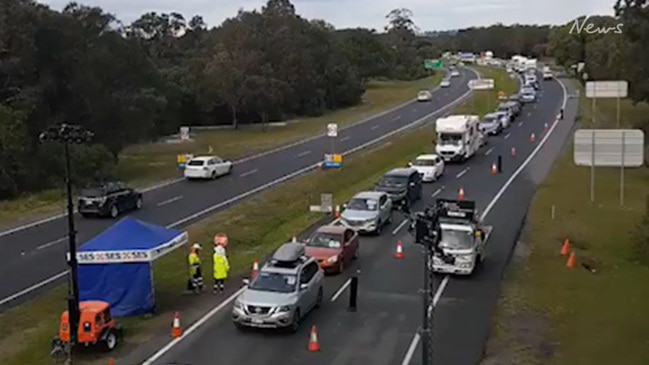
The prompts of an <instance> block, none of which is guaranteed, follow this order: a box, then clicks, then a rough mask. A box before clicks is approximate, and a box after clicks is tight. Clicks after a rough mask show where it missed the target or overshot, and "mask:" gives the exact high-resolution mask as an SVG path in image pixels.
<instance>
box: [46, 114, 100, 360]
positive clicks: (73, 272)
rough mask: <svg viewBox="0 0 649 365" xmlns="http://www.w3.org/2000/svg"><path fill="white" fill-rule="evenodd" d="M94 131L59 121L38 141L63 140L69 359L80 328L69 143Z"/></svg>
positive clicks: (85, 139)
mask: <svg viewBox="0 0 649 365" xmlns="http://www.w3.org/2000/svg"><path fill="white" fill-rule="evenodd" d="M93 135H94V134H93V133H92V132H90V131H89V130H86V129H85V128H83V127H81V126H76V125H69V124H61V125H57V126H52V127H50V128H48V129H47V130H45V131H44V132H43V133H41V134H40V136H39V140H40V141H41V142H47V141H53V142H60V143H63V149H64V158H65V190H66V195H67V210H68V212H67V213H68V214H67V215H68V217H67V218H68V249H69V254H68V257H67V261H68V266H70V276H69V287H68V299H67V302H68V318H69V322H70V323H69V328H70V343H69V346H66V352H67V355H68V361H71V354H72V347H73V346H74V345H75V344H76V343H77V340H78V338H77V335H78V331H79V316H80V314H79V278H78V274H77V271H78V270H77V269H78V263H77V243H76V235H77V232H76V231H75V228H74V204H73V202H72V169H71V166H70V145H71V144H84V143H88V142H89V141H90V140H91V139H92V137H93Z"/></svg>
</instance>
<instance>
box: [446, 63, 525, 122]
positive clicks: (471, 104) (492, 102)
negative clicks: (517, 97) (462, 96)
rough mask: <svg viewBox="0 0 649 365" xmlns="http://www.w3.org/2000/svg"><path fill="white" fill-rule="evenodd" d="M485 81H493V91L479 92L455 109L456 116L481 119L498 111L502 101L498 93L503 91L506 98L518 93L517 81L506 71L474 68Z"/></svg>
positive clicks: (481, 67)
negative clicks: (472, 116)
mask: <svg viewBox="0 0 649 365" xmlns="http://www.w3.org/2000/svg"><path fill="white" fill-rule="evenodd" d="M473 68H474V69H475V70H476V71H478V72H479V73H480V75H481V76H482V78H483V79H493V80H494V89H493V90H478V91H475V93H474V94H473V96H472V97H471V98H469V100H468V101H466V102H464V103H462V105H460V106H459V107H458V108H456V109H455V111H454V113H456V114H476V115H479V116H480V117H482V116H484V115H485V114H488V113H491V112H492V111H494V109H496V107H497V106H498V104H499V103H500V101H499V100H498V93H499V92H500V91H502V92H503V93H504V94H505V95H506V96H509V95H512V94H514V93H516V92H517V91H518V89H517V83H516V79H512V78H511V77H510V76H509V75H507V73H506V72H505V70H502V69H496V68H492V67H485V66H474V67H473Z"/></svg>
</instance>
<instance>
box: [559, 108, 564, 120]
mask: <svg viewBox="0 0 649 365" xmlns="http://www.w3.org/2000/svg"><path fill="white" fill-rule="evenodd" d="M559 120H563V108H561V111H560V112H559Z"/></svg>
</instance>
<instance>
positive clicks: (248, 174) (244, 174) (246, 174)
mask: <svg viewBox="0 0 649 365" xmlns="http://www.w3.org/2000/svg"><path fill="white" fill-rule="evenodd" d="M258 171H259V169H254V170H250V171H246V172H244V173H243V174H241V175H239V177H246V176H250V175H252V174H256V173H257V172H258Z"/></svg>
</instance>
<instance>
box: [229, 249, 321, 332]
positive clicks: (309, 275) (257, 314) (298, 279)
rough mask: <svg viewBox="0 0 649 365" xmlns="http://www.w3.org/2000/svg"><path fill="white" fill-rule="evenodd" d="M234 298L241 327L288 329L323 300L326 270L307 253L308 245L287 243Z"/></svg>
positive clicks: (235, 317) (234, 317) (293, 329)
mask: <svg viewBox="0 0 649 365" xmlns="http://www.w3.org/2000/svg"><path fill="white" fill-rule="evenodd" d="M243 282H244V284H245V285H246V286H247V288H246V289H245V290H244V291H243V293H241V294H240V295H239V296H238V297H237V299H236V300H235V301H234V307H233V309H232V322H233V323H234V325H235V326H236V327H237V328H239V329H243V328H248V327H253V328H273V329H280V328H282V329H288V330H290V331H291V332H297V330H298V328H299V326H300V320H301V319H302V318H303V317H304V316H305V315H306V314H307V313H308V312H309V311H311V310H312V309H314V308H317V307H319V306H320V305H321V304H322V296H323V285H324V272H323V271H322V269H321V268H320V265H318V262H317V261H316V260H315V259H313V258H310V257H307V256H306V254H305V251H304V245H302V244H301V243H298V242H291V243H285V244H284V245H282V246H281V247H280V248H279V249H277V251H275V253H274V254H273V257H272V258H271V259H270V260H269V261H268V262H267V263H266V264H265V265H264V266H263V267H262V268H261V270H260V271H259V273H258V274H257V277H256V278H254V279H253V280H252V281H249V280H248V279H244V281H243Z"/></svg>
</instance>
